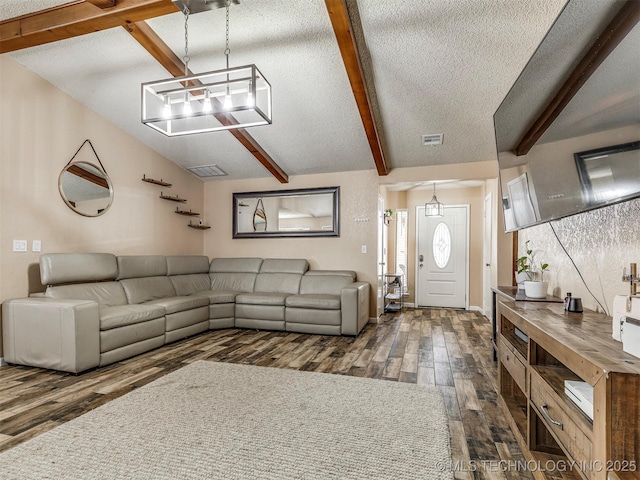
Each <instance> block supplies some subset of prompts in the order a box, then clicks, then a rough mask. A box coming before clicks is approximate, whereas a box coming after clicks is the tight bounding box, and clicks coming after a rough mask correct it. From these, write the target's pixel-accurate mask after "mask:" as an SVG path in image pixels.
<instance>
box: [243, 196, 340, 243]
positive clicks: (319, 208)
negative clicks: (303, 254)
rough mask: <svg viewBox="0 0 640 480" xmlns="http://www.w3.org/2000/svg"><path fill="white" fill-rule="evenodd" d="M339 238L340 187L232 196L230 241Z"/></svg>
mask: <svg viewBox="0 0 640 480" xmlns="http://www.w3.org/2000/svg"><path fill="white" fill-rule="evenodd" d="M339 236H340V187H325V188H303V189H298V190H272V191H266V192H244V193H234V194H233V238H264V237H339Z"/></svg>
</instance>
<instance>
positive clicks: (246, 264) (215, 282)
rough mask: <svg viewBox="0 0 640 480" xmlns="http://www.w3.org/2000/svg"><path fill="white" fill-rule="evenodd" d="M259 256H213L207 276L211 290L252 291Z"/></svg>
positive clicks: (258, 267) (260, 263) (258, 269)
mask: <svg viewBox="0 0 640 480" xmlns="http://www.w3.org/2000/svg"><path fill="white" fill-rule="evenodd" d="M261 265H262V259H261V258H214V259H213V260H211V266H210V268H209V277H210V279H211V290H223V291H232V292H253V288H254V285H255V281H256V275H257V274H258V272H259V271H260V266H261Z"/></svg>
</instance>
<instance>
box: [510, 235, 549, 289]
mask: <svg viewBox="0 0 640 480" xmlns="http://www.w3.org/2000/svg"><path fill="white" fill-rule="evenodd" d="M529 242H530V240H527V241H526V242H525V248H526V252H527V253H526V255H523V256H521V257H520V258H518V259H517V260H516V266H517V267H518V273H519V274H521V273H524V274H526V276H527V278H528V280H525V282H524V289H525V295H526V296H527V297H531V298H544V297H546V296H547V289H548V287H549V282H545V281H544V272H545V271H547V270H548V268H549V264H548V263H542V262H540V261H538V259H537V258H536V252H535V251H534V250H533V249H532V248H530V247H529Z"/></svg>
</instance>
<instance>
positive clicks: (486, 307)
mask: <svg viewBox="0 0 640 480" xmlns="http://www.w3.org/2000/svg"><path fill="white" fill-rule="evenodd" d="M487 202H488V203H489V208H488V209H487ZM483 207H484V216H483V224H482V310H483V312H482V313H483V315H484V316H485V317H487V318H490V316H491V309H492V308H493V307H492V303H493V301H492V297H493V295H492V291H491V287H492V286H493V285H491V277H492V271H493V268H494V267H493V264H494V259H493V230H494V229H493V195H492V194H491V192H487V194H486V195H485V197H484V204H483ZM487 224H489V244H488V245H485V243H486V240H487V239H486V238H485V235H486V233H487ZM487 253H488V257H487ZM487 270H488V272H487ZM487 276H488V278H487ZM487 280H488V282H487Z"/></svg>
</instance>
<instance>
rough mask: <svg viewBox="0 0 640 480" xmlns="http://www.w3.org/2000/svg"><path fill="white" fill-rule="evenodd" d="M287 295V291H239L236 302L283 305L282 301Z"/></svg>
mask: <svg viewBox="0 0 640 480" xmlns="http://www.w3.org/2000/svg"><path fill="white" fill-rule="evenodd" d="M288 296H289V294H288V293H276V292H266V293H260V292H254V293H241V294H240V295H238V296H237V297H236V304H245V305H282V306H284V301H285V299H286V298H287V297H288Z"/></svg>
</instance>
